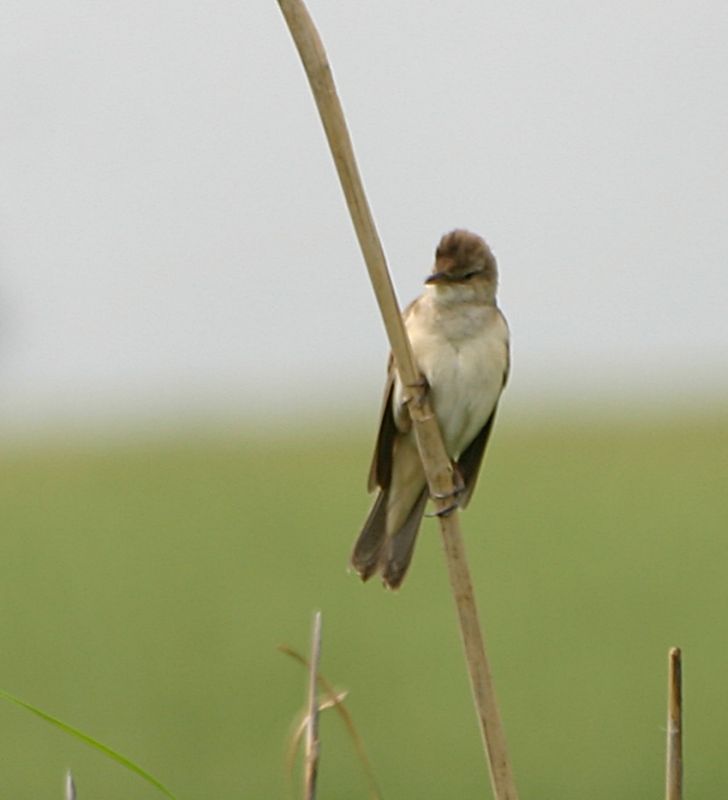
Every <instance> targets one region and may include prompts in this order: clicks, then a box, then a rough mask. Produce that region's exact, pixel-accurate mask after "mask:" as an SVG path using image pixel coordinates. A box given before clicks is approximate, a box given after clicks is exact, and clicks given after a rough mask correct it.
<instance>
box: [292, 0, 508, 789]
mask: <svg viewBox="0 0 728 800" xmlns="http://www.w3.org/2000/svg"><path fill="white" fill-rule="evenodd" d="M278 5H279V6H280V8H281V11H282V12H283V16H284V17H285V20H286V24H287V25H288V28H289V30H290V32H291V36H292V37H293V41H294V43H295V45H296V48H297V50H298V53H299V55H300V57H301V61H302V62H303V66H304V69H305V71H306V76H307V78H308V81H309V84H310V86H311V90H312V92H313V96H314V99H315V101H316V106H317V108H318V110H319V115H320V117H321V122H322V124H323V127H324V131H325V132H326V138H327V140H328V143H329V148H330V150H331V155H332V157H333V159H334V164H335V165H336V170H337V172H338V175H339V180H340V182H341V187H342V189H343V191H344V196H345V198H346V203H347V206H348V208H349V214H350V216H351V220H352V223H353V225H354V229H355V231H356V235H357V239H358V240H359V246H360V247H361V250H362V253H363V255H364V261H365V262H366V266H367V270H368V272H369V277H370V279H371V282H372V287H373V289H374V293H375V295H376V298H377V302H378V304H379V308H380V310H381V313H382V319H383V322H384V327H385V329H386V331H387V336H388V338H389V342H390V345H391V347H392V354H393V356H394V360H395V363H396V365H397V370H398V372H399V375H400V378H401V379H402V382H403V383H404V384H405V385H406V386H408V387H410V391H411V397H412V399H411V401H410V402H409V404H408V409H409V413H410V416H411V417H412V422H413V426H414V430H415V434H416V438H417V446H418V449H419V452H420V456H421V458H422V464H423V468H424V471H425V474H426V476H427V483H428V487H429V491H430V496H431V497H432V498H433V500H434V502H435V505H436V507H437V509H438V510H439V511H445V510H446V509H447V507H448V505H449V500H448V498H451V497H452V496H453V493H454V489H455V487H454V483H453V475H452V465H451V464H450V459H449V458H448V455H447V452H446V451H445V446H444V444H443V441H442V435H441V434H440V429H439V426H438V423H437V419H436V418H435V415H434V413H433V411H432V408H431V406H430V403H429V400H428V398H427V394H426V392H425V388H424V386H423V385H422V384H421V382H420V381H419V374H418V372H417V369H416V366H415V362H414V359H413V357H412V348H411V346H410V343H409V340H408V338H407V334H406V332H405V329H404V325H403V323H402V316H401V314H400V310H399V306H398V304H397V300H396V298H395V295H394V289H393V288H392V281H391V279H390V277H389V270H388V269H387V264H386V260H385V258H384V251H383V249H382V245H381V242H380V240H379V236H378V234H377V230H376V226H375V225H374V219H373V217H372V213H371V210H370V209H369V204H368V202H367V199H366V196H365V194H364V188H363V186H362V182H361V178H360V176H359V170H358V168H357V165H356V159H355V157H354V150H353V147H352V145H351V139H350V137H349V131H348V129H347V126H346V121H345V119H344V114H343V111H342V109H341V103H340V102H339V98H338V96H337V94H336V87H335V86H334V81H333V78H332V75H331V67H330V66H329V62H328V59H327V57H326V52H325V50H324V47H323V45H322V43H321V39H320V37H319V35H318V32H317V30H316V27H315V26H314V24H313V21H312V20H311V17H310V15H309V13H308V10H307V9H306V6H305V4H304V3H303V2H302V0H278ZM438 498H441V499H438ZM439 521H440V532H441V534H442V538H443V543H444V549H445V556H446V559H447V564H448V573H449V576H450V585H451V587H452V592H453V597H454V599H455V604H456V607H457V612H458V620H459V623H460V632H461V636H462V639H463V645H464V648H465V657H466V660H467V664H468V673H469V676H470V684H471V688H472V692H473V700H474V703H475V706H476V712H477V716H478V723H479V725H480V731H481V736H482V738H483V744H484V749H485V753H486V759H487V762H488V767H489V770H490V778H491V785H492V787H493V794H494V795H495V797H496V800H517V797H518V794H517V792H516V786H515V782H514V780H513V775H512V772H511V766H510V760H509V757H508V751H507V747H506V740H505V733H504V731H503V725H502V722H501V718H500V713H499V711H498V705H497V701H496V697H495V691H494V689H493V684H492V680H491V674H490V666H489V664H488V660H487V657H486V653H485V646H484V643H483V636H482V633H481V630H480V622H479V620H478V613H477V608H476V604H475V595H474V592H473V586H472V581H471V579H470V571H469V568H468V564H467V558H466V555H465V548H464V544H463V537H462V534H461V532H460V523H459V515H458V513H457V512H455V513H452V514H449V515H447V516H440V517H439Z"/></svg>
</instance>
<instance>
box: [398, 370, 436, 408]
mask: <svg viewBox="0 0 728 800" xmlns="http://www.w3.org/2000/svg"><path fill="white" fill-rule="evenodd" d="M405 388H406V389H407V394H406V396H405V397H404V400H403V401H402V402H403V403H404V404H405V405H407V403H411V402H412V401H413V400H415V401H416V402H417V403H418V404H420V405H421V404H422V401H423V400H424V399H425V397H427V395H428V394H429V392H430V384H429V383H428V382H427V378H425V376H424V375H420V377H419V379H418V380H416V381H415V382H414V383H408V384H406V386H405Z"/></svg>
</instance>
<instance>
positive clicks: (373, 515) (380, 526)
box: [351, 489, 389, 581]
mask: <svg viewBox="0 0 728 800" xmlns="http://www.w3.org/2000/svg"><path fill="white" fill-rule="evenodd" d="M388 499H389V491H388V490H387V489H382V490H381V491H380V492H379V494H378V495H377V499H376V500H375V501H374V505H373V506H372V510H371V511H370V512H369V516H368V517H367V519H366V522H365V523H364V527H363V528H362V530H361V533H360V534H359V538H358V539H357V540H356V544H355V545H354V551H353V552H352V554H351V566H352V567H354V569H355V570H356V572H357V574H358V575H359V577H360V578H361V579H362V580H363V581H366V580H368V579H369V578H371V577H372V575H373V574H374V573H375V572H376V571H377V567H378V566H379V562H380V561H381V559H382V551H383V549H384V545H385V543H386V538H387V504H388Z"/></svg>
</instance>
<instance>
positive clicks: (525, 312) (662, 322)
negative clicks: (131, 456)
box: [0, 0, 728, 426]
mask: <svg viewBox="0 0 728 800" xmlns="http://www.w3.org/2000/svg"><path fill="white" fill-rule="evenodd" d="M309 8H310V10H311V12H312V14H313V16H314V18H315V19H316V21H317V23H318V25H319V28H320V31H321V34H322V37H323V39H324V42H325V44H326V46H327V48H328V51H329V56H330V59H331V62H332V65H333V68H334V74H335V77H336V80H337V84H338V88H339V92H340V94H341V96H342V99H343V102H344V106H345V109H346V112H347V116H348V120H349V125H350V127H351V131H352V136H353V140H354V145H355V148H356V150H357V154H358V156H359V159H360V167H361V170H362V172H363V175H364V179H365V183H366V186H367V189H368V192H369V199H370V202H371V204H372V207H373V210H374V214H375V217H376V219H377V222H378V225H379V229H380V233H381V235H382V238H383V241H384V245H385V249H386V251H387V253H388V256H389V259H390V265H391V268H392V271H393V274H394V280H395V283H396V285H397V288H398V292H399V296H400V300H401V301H402V303H405V302H407V301H408V300H409V299H411V298H412V296H414V295H415V294H416V293H417V292H419V291H420V286H421V281H422V279H423V278H424V276H425V275H426V273H427V271H428V270H429V268H430V263H431V258H432V252H433V249H434V246H435V244H436V242H437V240H438V239H439V237H440V235H441V234H442V233H443V232H445V231H446V230H448V229H450V228H453V227H469V228H471V229H473V230H476V231H477V232H479V233H481V234H482V235H483V236H485V238H486V239H487V240H488V241H489V242H490V244H491V246H492V248H493V250H494V252H495V253H496V255H497V257H498V260H499V264H500V269H501V292H500V300H501V305H502V306H503V308H504V310H505V312H506V314H507V316H508V319H509V321H510V324H511V328H512V333H513V361H514V366H513V380H512V384H511V386H510V387H509V393H510V395H511V398H512V401H511V402H513V403H528V402H532V403H535V404H538V403H540V402H541V399H542V398H543V397H544V396H547V395H548V396H550V397H551V398H552V401H553V398H554V397H555V398H556V399H557V402H558V398H559V397H562V396H563V397H567V396H568V397H570V398H571V401H572V402H573V401H574V400H576V401H578V400H579V399H580V398H584V399H585V400H589V399H594V398H597V397H600V396H606V397H609V398H611V401H613V402H616V403H622V402H624V403H628V402H630V401H631V400H632V399H634V398H642V400H644V398H645V397H647V398H651V397H654V398H657V399H659V401H660V402H661V403H663V402H667V401H668V400H669V399H670V397H672V396H676V397H681V396H685V395H692V394H700V393H701V392H705V393H706V394H711V393H713V394H714V395H715V394H716V393H717V394H718V396H720V394H721V393H722V395H723V396H724V397H725V396H728V278H727V277H726V275H727V272H726V270H727V268H728V47H726V42H728V6H726V4H725V3H724V2H723V0H715V1H711V0H703V1H702V2H701V1H700V0H697V2H696V0H691V1H690V2H647V1H646V0H630V2H625V1H623V0H622V1H619V2H612V3H608V4H603V3H596V2H595V3H585V2H563V1H561V2H560V1H559V0H556V2H549V3H545V2H534V1H532V2H528V0H524V1H523V2H513V3H489V2H483V1H482V0H477V1H476V0H460V1H459V2H458V1H457V0H456V1H453V0H451V1H450V2H448V3H442V2H437V3H435V2H424V1H423V0H420V2H407V1H406V0H405V1H404V2H397V3H392V2H390V0H371V1H370V2H367V3H355V2H345V1H343V0H311V1H310V4H309ZM0 102H1V103H2V108H3V110H4V113H3V119H4V121H3V125H2V129H1V130H0V214H1V216H2V219H1V227H0V268H1V272H0V397H1V398H2V406H3V411H2V415H3V420H4V421H5V423H6V424H11V423H18V422H20V421H23V423H24V424H26V425H28V424H29V425H31V426H32V425H34V424H36V423H39V422H43V423H45V422H47V421H49V420H51V421H52V420H54V419H58V420H63V419H66V420H67V419H76V420H84V419H89V418H93V417H99V416H100V417H104V416H105V415H112V414H116V413H119V414H127V413H136V412H140V413H147V414H148V413H154V414H160V415H164V414H168V413H169V414H178V413H185V412H186V411H189V410H190V409H192V410H200V409H204V408H207V407H209V408H215V407H218V408H219V407H225V406H226V407H228V408H230V409H237V411H238V412H240V413H243V412H245V411H246V410H255V411H257V412H258V413H261V412H264V411H265V409H266V408H268V407H270V408H275V407H282V406H283V405H284V404H285V402H286V401H287V400H288V399H290V398H291V397H292V396H293V397H295V398H296V399H300V400H306V401H310V402H312V403H313V402H316V401H317V400H318V398H319V397H320V396H321V395H322V394H323V393H324V392H325V393H328V395H329V405H330V406H331V405H335V404H336V401H337V400H338V399H341V401H342V402H343V401H344V400H345V399H349V398H351V397H353V396H356V397H357V402H359V406H360V407H362V408H363V407H367V406H369V405H373V406H374V407H375V408H376V406H377V405H378V402H379V393H380V388H381V386H380V383H381V378H382V373H383V362H384V359H385V356H386V343H385V339H384V334H383V331H382V327H381V323H380V321H379V317H378V313H377V310H376V307H375V304H374V300H373V295H372V292H371V289H370V288H369V286H368V283H367V279H366V274H365V270H364V267H363V264H362V261H361V257H360V255H359V252H358V249H357V246H356V242H355V238H354V235H353V232H352V230H351V225H350V223H349V220H348V217H347V214H346V211H345V207H344V203H343V199H342V197H341V192H340V189H339V186H338V183H337V180H336V177H335V173H334V169H333V166H332V164H331V159H330V156H329V153H328V150H327V148H326V144H325V141H324V137H323V133H322V131H321V127H320V124H319V121H318V118H317V116H316V113H315V109H314V105H313V101H312V99H311V96H310V92H309V89H308V85H307V84H306V82H305V78H304V75H303V72H302V68H301V66H300V64H299V62H298V57H297V54H296V53H295V51H294V48H293V45H292V42H291V40H290V38H289V34H288V31H287V29H286V28H285V25H284V23H283V19H282V17H281V15H280V12H279V10H278V7H277V5H276V3H275V2H274V0H266V1H265V2H262V1H261V2H258V1H257V0H256V1H255V2H254V1H253V0H238V2H228V1H227V0H219V2H215V3H192V2H186V0H175V1H174V2H154V1H153V0H152V1H151V2H150V0H143V2H142V1H141V0H127V1H126V2H124V3H111V2H102V0H86V2H63V1H62V0H22V1H21V0H4V2H3V3H2V6H1V8H0Z"/></svg>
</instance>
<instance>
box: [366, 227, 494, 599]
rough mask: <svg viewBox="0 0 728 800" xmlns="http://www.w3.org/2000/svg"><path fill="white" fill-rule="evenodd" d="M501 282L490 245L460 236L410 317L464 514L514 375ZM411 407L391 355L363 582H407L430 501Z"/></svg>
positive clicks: (445, 250)
mask: <svg viewBox="0 0 728 800" xmlns="http://www.w3.org/2000/svg"><path fill="white" fill-rule="evenodd" d="M497 283H498V271H497V268H496V262H495V258H494V257H493V254H492V253H491V251H490V248H489V247H488V245H487V244H486V243H485V242H484V241H483V239H481V238H480V236H477V235H476V234H474V233H470V232H469V231H465V230H454V231H452V232H450V233H447V234H445V236H443V237H442V239H441V240H440V244H439V245H438V247H437V250H436V252H435V265H434V268H433V270H432V274H431V275H430V276H429V277H428V278H427V280H426V281H425V284H426V288H425V291H424V292H423V293H422V294H421V295H420V296H419V297H418V298H417V299H416V300H415V301H414V302H412V303H410V305H409V306H408V307H407V308H406V309H405V311H404V313H403V319H404V323H405V327H406V329H407V335H408V336H409V339H410V342H411V343H412V351H413V354H414V357H415V362H416V364H417V367H418V369H419V371H420V373H421V374H422V376H423V378H424V379H425V381H426V382H427V386H428V389H429V392H430V400H431V402H432V406H433V409H434V412H435V414H436V416H437V420H438V423H439V425H440V430H441V431H442V435H443V439H444V442H445V448H446V450H447V453H448V455H449V456H450V458H451V459H452V460H453V463H454V467H455V470H456V476H459V478H460V479H461V480H460V481H458V483H461V485H462V489H461V490H460V491H459V492H458V494H457V504H458V506H460V507H461V508H465V506H467V504H468V502H469V501H470V498H471V496H472V493H473V489H474V488H475V483H476V481H477V478H478V471H479V469H480V464H481V462H482V459H483V453H484V452H485V446H486V444H487V443H488V438H489V436H490V433H491V430H492V429H493V421H494V419H495V412H496V408H497V405H498V399H499V398H500V394H501V391H502V390H503V387H504V386H505V383H506V379H507V377H508V368H509V346H508V325H507V323H506V320H505V318H504V316H503V314H501V312H500V310H499V309H498V306H497V305H496V289H497ZM406 401H407V391H406V387H403V386H402V382H401V381H400V378H399V375H398V374H397V370H396V368H395V366H394V363H393V360H392V357H391V356H390V358H389V368H388V379H387V384H386V387H385V390H384V403H383V406H382V419H381V422H380V425H379V434H378V436H377V442H376V447H375V450H374V458H373V460H372V466H371V470H370V472H369V491H370V492H371V491H374V490H375V489H377V488H378V490H379V491H378V493H377V497H376V499H375V501H374V504H373V506H372V509H371V511H370V512H369V516H368V517H367V519H366V522H365V523H364V527H363V528H362V531H361V533H360V534H359V537H358V539H357V541H356V544H355V545H354V551H353V553H352V556H351V565H352V566H353V568H354V569H355V570H356V572H357V573H358V574H359V576H360V577H361V579H362V580H367V579H368V578H370V577H371V576H372V575H374V574H375V573H376V572H381V573H382V580H383V581H384V584H385V586H387V587H388V588H390V589H396V588H397V587H398V586H399V585H400V584H401V583H402V581H403V579H404V577H405V574H406V572H407V568H408V567H409V564H410V561H411V559H412V553H413V551H414V546H415V540H416V538H417V533H418V531H419V528H420V522H421V521H422V516H423V514H424V510H425V504H426V503H427V482H426V480H425V474H424V471H423V469H422V463H421V461H420V456H419V453H418V451H417V444H416V442H415V436H414V432H413V430H412V423H411V420H410V416H409V412H408V411H407V408H406Z"/></svg>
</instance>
